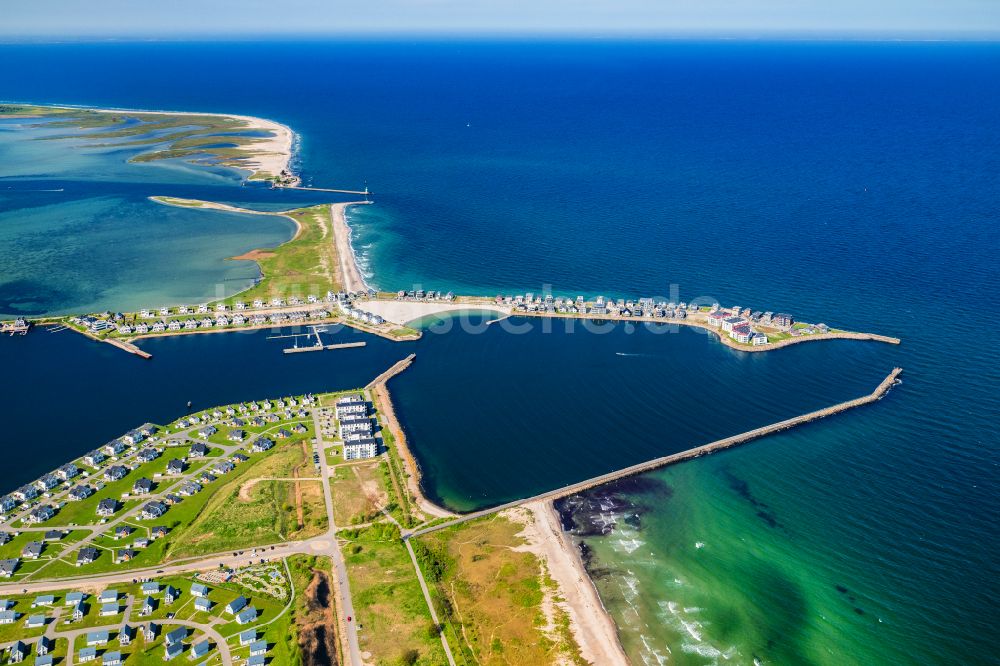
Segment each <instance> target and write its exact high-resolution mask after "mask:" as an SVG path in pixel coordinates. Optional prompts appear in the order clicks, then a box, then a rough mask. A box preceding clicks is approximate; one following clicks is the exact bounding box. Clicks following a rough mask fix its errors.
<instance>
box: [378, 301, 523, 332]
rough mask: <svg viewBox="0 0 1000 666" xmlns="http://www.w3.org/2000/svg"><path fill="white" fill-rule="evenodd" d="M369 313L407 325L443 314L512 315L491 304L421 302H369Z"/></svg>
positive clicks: (504, 309)
mask: <svg viewBox="0 0 1000 666" xmlns="http://www.w3.org/2000/svg"><path fill="white" fill-rule="evenodd" d="M362 307H363V308H364V309H365V310H367V311H368V312H372V313H374V314H377V315H381V316H382V317H383V318H384V319H385V320H386V321H391V322H392V323H394V324H399V325H401V326H402V325H405V324H407V323H409V322H411V321H413V320H415V319H420V318H421V317H426V316H428V315H435V314H441V313H443V312H461V311H463V310H465V311H470V310H487V311H489V312H498V313H500V314H510V311H509V310H507V309H506V308H502V307H499V306H496V305H489V304H482V305H480V304H479V303H476V304H470V303H423V302H420V301H367V302H365V303H364V304H363V306H362Z"/></svg>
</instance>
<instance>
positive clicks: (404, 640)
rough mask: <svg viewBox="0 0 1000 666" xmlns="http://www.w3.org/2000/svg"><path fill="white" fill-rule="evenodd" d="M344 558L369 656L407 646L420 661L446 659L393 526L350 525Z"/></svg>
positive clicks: (393, 659) (395, 653)
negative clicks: (364, 526) (351, 529)
mask: <svg viewBox="0 0 1000 666" xmlns="http://www.w3.org/2000/svg"><path fill="white" fill-rule="evenodd" d="M345 534H348V533H345ZM344 558H345V560H346V562H347V573H348V577H349V578H350V585H351V596H352V597H353V602H354V610H355V612H356V613H357V617H356V618H355V621H356V622H357V623H358V628H359V632H358V639H359V641H360V644H361V649H362V651H366V652H370V653H371V654H372V659H371V661H373V662H375V663H378V664H395V663H398V660H399V659H400V658H401V657H402V655H403V654H404V653H405V652H407V651H409V650H416V651H417V654H418V655H419V657H418V660H417V662H416V663H418V664H427V665H431V664H433V665H434V666H439V665H440V664H444V663H446V659H445V655H444V649H443V648H442V647H441V641H440V638H439V637H438V636H437V634H436V633H434V631H432V623H431V616H430V610H429V609H428V608H427V604H426V602H425V601H424V597H423V594H422V593H421V591H420V584H419V583H418V581H417V576H416V572H415V571H414V570H413V564H412V563H411V562H410V556H409V554H408V553H407V552H406V548H405V546H404V545H403V543H402V541H401V540H400V539H399V532H398V530H397V529H396V527H395V526H393V525H391V524H388V523H383V524H379V525H375V526H372V527H368V528H363V529H360V530H357V532H354V531H351V532H350V533H349V539H348V542H347V543H346V545H345V546H344ZM512 663H514V662H512ZM519 663H531V662H519Z"/></svg>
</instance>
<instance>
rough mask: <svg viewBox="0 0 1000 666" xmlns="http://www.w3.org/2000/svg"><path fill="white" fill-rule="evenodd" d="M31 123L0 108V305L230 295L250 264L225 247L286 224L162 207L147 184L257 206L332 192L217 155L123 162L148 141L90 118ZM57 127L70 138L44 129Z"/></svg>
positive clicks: (10, 308)
mask: <svg viewBox="0 0 1000 666" xmlns="http://www.w3.org/2000/svg"><path fill="white" fill-rule="evenodd" d="M36 125H38V124H37V123H26V122H25V121H24V120H9V119H8V120H0V266H2V267H3V271H2V273H0V315H7V316H10V315H19V314H29V315H43V314H67V313H78V312H99V311H101V310H105V309H110V310H119V311H120V310H137V309H142V308H147V307H159V306H161V305H171V304H177V303H201V302H205V301H207V300H211V299H214V298H218V297H225V296H230V295H232V294H234V293H237V292H239V291H241V290H243V289H246V288H248V287H250V286H252V285H253V284H254V281H255V280H256V279H257V277H258V276H259V274H260V271H259V269H258V267H257V265H256V264H254V263H253V262H247V261H229V260H228V257H232V256H237V255H240V254H243V253H245V252H247V251H249V250H252V249H255V248H266V247H274V246H276V245H279V244H280V243H283V242H285V241H287V240H288V239H289V238H291V237H292V235H293V234H294V232H295V226H294V225H293V224H292V223H291V222H290V221H289V220H286V219H284V218H278V217H275V218H271V217H262V216H257V215H241V214H239V213H225V212H219V211H200V210H192V209H184V208H177V207H169V206H163V205H160V204H157V203H154V202H152V201H150V200H149V199H148V197H150V196H153V195H170V194H176V195H180V196H188V197H192V198H199V197H201V198H207V199H211V200H224V201H231V202H233V203H235V204H237V205H241V204H242V205H248V206H250V207H251V208H255V207H259V208H260V209H261V210H283V209H288V208H294V207H296V206H301V205H304V204H307V203H317V202H319V201H324V200H336V199H335V198H334V199H331V198H329V197H328V196H327V195H319V198H317V195H316V194H314V193H295V192H274V191H270V190H267V189H265V188H258V187H241V186H240V185H241V183H242V174H241V173H240V172H238V171H236V170H234V169H229V168H225V167H214V166H206V165H202V164H198V165H195V164H191V163H187V162H185V161H181V160H162V161H154V162H140V163H135V162H129V161H128V160H129V159H130V158H131V157H133V156H135V155H136V154H138V153H139V152H141V151H145V150H149V149H151V147H150V146H143V147H142V148H118V147H115V146H114V145H113V142H108V141H107V140H104V139H94V138H92V137H91V134H92V131H91V130H87V131H70V130H67V129H66V128H58V129H57V128H50V127H47V123H45V122H42V123H40V126H36ZM67 134H69V135H70V136H71V137H81V138H66V139H62V138H56V137H61V136H64V135H67ZM82 137H86V138H82ZM108 143H111V144H112V145H105V144H108ZM95 144H100V145H95Z"/></svg>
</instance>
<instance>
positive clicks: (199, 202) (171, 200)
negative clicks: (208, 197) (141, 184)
mask: <svg viewBox="0 0 1000 666" xmlns="http://www.w3.org/2000/svg"><path fill="white" fill-rule="evenodd" d="M148 199H149V200H150V201H155V202H156V203H158V204H161V205H163V206H173V207H174V208H192V209H195V210H221V211H223V212H226V213H243V214H246V215H271V216H274V217H283V218H285V219H286V220H291V221H292V223H293V224H295V234H294V235H293V236H292V237H291V238H289V239H288V240H287V241H285V243H288V242H290V241H293V240H295V239H297V238H298V237H299V236H301V235H302V223H301V222H299V221H298V220H296V219H295V218H294V217H292V216H291V215H289V213H290V212H291V211H292V210H295V209H290V210H285V211H268V210H253V209H251V208H241V207H239V206H230V205H229V204H224V203H218V202H216V201H205V200H203V199H180V198H177V197H163V196H151V197H148ZM252 252H270V250H261V249H256V250H251V251H250V252H247V253H245V254H250V253H252ZM229 258H230V259H243V258H245V255H239V256H237V257H229Z"/></svg>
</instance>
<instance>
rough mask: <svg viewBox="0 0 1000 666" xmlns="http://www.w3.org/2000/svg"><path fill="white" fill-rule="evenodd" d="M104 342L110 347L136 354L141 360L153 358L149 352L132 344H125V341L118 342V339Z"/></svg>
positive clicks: (108, 339)
mask: <svg viewBox="0 0 1000 666" xmlns="http://www.w3.org/2000/svg"><path fill="white" fill-rule="evenodd" d="M103 342H107V343H108V344H109V345H112V346H114V347H118V348H119V349H124V350H125V351H127V352H128V353H129V354H135V355H136V356H139V357H141V358H153V355H152V354H150V353H149V352H148V351H144V350H142V349H139V348H138V347H136V346H135V345H134V344H132V343H131V342H125V341H124V340H118V339H117V338H104V339H103Z"/></svg>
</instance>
